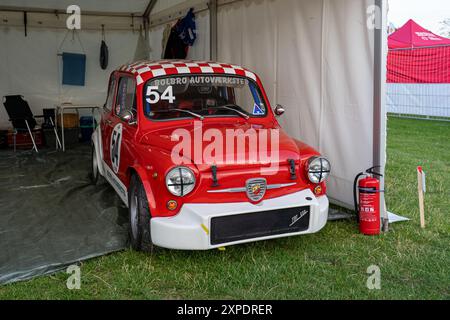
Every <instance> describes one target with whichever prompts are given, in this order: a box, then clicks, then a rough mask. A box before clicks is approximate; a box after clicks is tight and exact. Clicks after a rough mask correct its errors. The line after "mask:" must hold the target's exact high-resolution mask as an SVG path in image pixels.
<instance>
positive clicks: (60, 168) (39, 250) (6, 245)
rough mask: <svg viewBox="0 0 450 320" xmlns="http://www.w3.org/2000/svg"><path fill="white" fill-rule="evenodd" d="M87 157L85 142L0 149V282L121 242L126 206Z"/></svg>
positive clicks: (82, 257)
mask: <svg viewBox="0 0 450 320" xmlns="http://www.w3.org/2000/svg"><path fill="white" fill-rule="evenodd" d="M90 163H91V162H90V147H89V146H77V147H75V148H71V149H69V150H68V151H67V152H66V153H62V152H58V153H56V152H54V151H53V152H51V151H41V152H40V153H39V154H35V153H29V152H28V153H23V152H18V153H17V154H14V153H13V152H11V151H2V152H0V284H5V283H9V282H14V281H19V280H25V279H29V278H32V277H34V276H38V275H42V274H48V273H51V272H55V271H58V270H60V269H62V268H64V267H65V266H67V265H70V264H73V263H75V262H78V261H81V260H85V259H88V258H92V257H95V256H99V255H103V254H107V253H110V252H114V251H117V250H121V249H123V248H125V247H126V246H127V232H128V219H127V210H126V208H125V206H124V205H123V203H122V202H121V201H120V199H119V198H118V197H117V196H116V194H115V192H114V190H113V189H112V188H111V187H109V185H108V184H107V183H106V182H104V181H103V182H102V183H101V184H100V185H98V186H93V185H91V184H90V180H89V171H90Z"/></svg>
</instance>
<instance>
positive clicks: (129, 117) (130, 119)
mask: <svg viewBox="0 0 450 320" xmlns="http://www.w3.org/2000/svg"><path fill="white" fill-rule="evenodd" d="M120 117H121V118H122V120H123V121H126V122H127V123H128V124H129V125H135V124H136V123H137V121H136V119H135V116H134V114H133V112H131V111H130V110H125V111H123V112H122V113H121V114H120Z"/></svg>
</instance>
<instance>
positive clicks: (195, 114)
mask: <svg viewBox="0 0 450 320" xmlns="http://www.w3.org/2000/svg"><path fill="white" fill-rule="evenodd" d="M173 111H175V112H183V113H186V114H189V115H191V116H193V117H195V118H198V119H200V120H204V119H205V117H204V116H202V115H199V114H198V113H195V112H191V111H188V110H183V109H169V110H161V111H153V112H155V113H164V112H173Z"/></svg>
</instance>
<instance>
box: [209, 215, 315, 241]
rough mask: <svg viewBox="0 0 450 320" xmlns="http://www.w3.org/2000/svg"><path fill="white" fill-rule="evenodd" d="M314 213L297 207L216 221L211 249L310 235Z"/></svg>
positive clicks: (227, 217)
mask: <svg viewBox="0 0 450 320" xmlns="http://www.w3.org/2000/svg"><path fill="white" fill-rule="evenodd" d="M310 210H311V209H310V207H297V208H289V209H280V210H272V211H263V212H255V213H246V214H238V215H231V216H222V217H215V218H212V219H211V245H220V244H225V243H231V242H237V241H242V240H248V239H255V240H256V239H258V238H263V237H269V236H275V235H282V234H288V233H297V232H302V231H306V230H308V228H309V220H310Z"/></svg>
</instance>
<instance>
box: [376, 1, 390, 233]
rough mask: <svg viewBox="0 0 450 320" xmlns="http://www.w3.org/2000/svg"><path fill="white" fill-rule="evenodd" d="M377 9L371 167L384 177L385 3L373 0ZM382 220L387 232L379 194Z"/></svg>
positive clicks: (387, 226) (383, 183) (383, 200)
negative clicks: (377, 23)
mask: <svg viewBox="0 0 450 320" xmlns="http://www.w3.org/2000/svg"><path fill="white" fill-rule="evenodd" d="M375 5H376V6H377V7H378V8H379V11H378V12H379V14H380V15H381V16H380V17H379V20H378V21H379V25H377V26H376V28H375V30H374V36H375V39H374V40H375V42H374V43H375V46H374V48H375V52H374V99H373V119H374V120H373V121H374V122H373V165H374V166H379V167H380V173H381V174H382V175H383V176H384V175H385V165H386V121H387V118H386V64H387V62H386V61H387V25H388V23H387V1H386V0H375ZM380 187H381V190H384V189H385V182H384V177H383V178H380ZM380 202H381V203H380V208H381V215H382V218H383V219H382V220H383V225H382V230H383V231H384V232H387V231H389V219H388V214H387V210H386V202H385V197H384V193H381V194H380Z"/></svg>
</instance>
